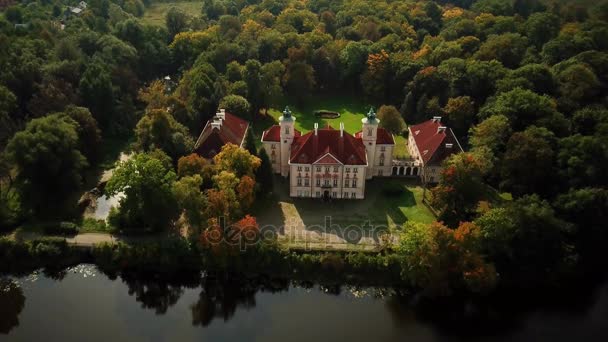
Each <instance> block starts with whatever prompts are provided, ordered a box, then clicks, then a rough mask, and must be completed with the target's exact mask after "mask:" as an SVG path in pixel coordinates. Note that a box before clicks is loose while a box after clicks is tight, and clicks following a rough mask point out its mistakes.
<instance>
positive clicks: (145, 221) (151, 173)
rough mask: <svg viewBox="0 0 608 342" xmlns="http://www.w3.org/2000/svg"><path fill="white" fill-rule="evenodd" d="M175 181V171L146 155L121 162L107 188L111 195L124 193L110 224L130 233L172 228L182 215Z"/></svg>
mask: <svg viewBox="0 0 608 342" xmlns="http://www.w3.org/2000/svg"><path fill="white" fill-rule="evenodd" d="M175 178H176V176H175V173H174V172H173V170H168V169H167V168H165V166H164V165H163V164H162V162H161V161H159V160H158V159H156V158H152V157H150V156H149V155H147V154H145V153H140V154H136V155H134V156H133V157H132V158H131V159H129V160H127V161H124V162H121V163H119V164H118V167H117V168H116V169H115V170H114V173H113V174H112V178H111V179H110V181H109V182H108V184H107V186H106V188H105V192H106V195H108V196H116V195H118V194H123V197H122V198H121V199H120V202H119V208H118V210H117V211H115V212H114V213H111V217H110V218H109V220H110V222H111V223H113V224H115V225H117V226H118V228H121V229H122V230H124V231H127V232H137V231H162V230H166V229H168V228H169V227H170V226H171V224H172V223H173V221H174V220H175V219H176V218H177V215H178V210H177V209H178V208H177V202H176V199H175V195H174V193H173V191H172V188H173V182H174V181H175Z"/></svg>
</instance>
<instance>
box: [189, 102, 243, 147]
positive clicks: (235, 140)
mask: <svg viewBox="0 0 608 342" xmlns="http://www.w3.org/2000/svg"><path fill="white" fill-rule="evenodd" d="M214 119H215V117H214ZM214 119H211V120H209V121H207V124H206V125H205V127H204V128H203V131H202V132H201V135H200V137H199V138H198V141H197V142H196V146H195V147H194V152H196V153H198V154H199V155H200V156H202V157H204V158H213V156H215V155H216V154H217V153H219V152H220V150H221V149H222V146H224V145H226V144H228V143H231V144H235V145H237V146H241V144H242V143H243V140H244V139H245V133H246V132H247V127H249V123H248V122H247V121H245V120H243V119H241V118H239V117H238V116H235V115H232V114H230V113H225V119H224V120H222V125H221V126H220V128H219V129H218V128H214V127H213V126H212V125H211V122H212V121H213V120H214Z"/></svg>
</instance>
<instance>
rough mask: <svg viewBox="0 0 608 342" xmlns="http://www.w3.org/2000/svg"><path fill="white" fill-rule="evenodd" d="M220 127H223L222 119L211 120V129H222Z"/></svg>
mask: <svg viewBox="0 0 608 342" xmlns="http://www.w3.org/2000/svg"><path fill="white" fill-rule="evenodd" d="M220 127H222V120H213V122H211V129H214V128H217V129H220Z"/></svg>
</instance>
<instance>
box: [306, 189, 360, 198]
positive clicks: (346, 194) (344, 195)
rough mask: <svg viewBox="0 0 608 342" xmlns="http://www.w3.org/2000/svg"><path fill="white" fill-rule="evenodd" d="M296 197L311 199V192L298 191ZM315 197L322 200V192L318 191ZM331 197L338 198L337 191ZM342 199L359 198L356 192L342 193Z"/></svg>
mask: <svg viewBox="0 0 608 342" xmlns="http://www.w3.org/2000/svg"><path fill="white" fill-rule="evenodd" d="M296 196H298V197H310V191H304V190H298V191H296ZM315 197H317V198H320V197H321V192H320V191H317V192H315ZM331 197H332V198H338V193H337V192H336V191H334V192H332V193H331ZM342 198H357V193H356V192H346V191H345V192H343V193H342Z"/></svg>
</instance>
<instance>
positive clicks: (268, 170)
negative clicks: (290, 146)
mask: <svg viewBox="0 0 608 342" xmlns="http://www.w3.org/2000/svg"><path fill="white" fill-rule="evenodd" d="M258 156H259V158H260V167H259V168H258V169H257V170H256V172H255V179H256V181H257V182H258V184H259V187H258V189H259V192H260V194H263V195H264V196H268V195H269V194H270V193H272V192H273V175H272V173H273V172H272V164H271V163H270V158H268V154H267V153H266V150H265V149H264V148H263V147H260V149H259V150H258Z"/></svg>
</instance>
